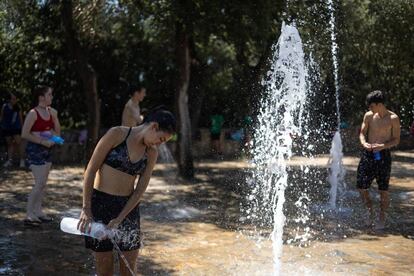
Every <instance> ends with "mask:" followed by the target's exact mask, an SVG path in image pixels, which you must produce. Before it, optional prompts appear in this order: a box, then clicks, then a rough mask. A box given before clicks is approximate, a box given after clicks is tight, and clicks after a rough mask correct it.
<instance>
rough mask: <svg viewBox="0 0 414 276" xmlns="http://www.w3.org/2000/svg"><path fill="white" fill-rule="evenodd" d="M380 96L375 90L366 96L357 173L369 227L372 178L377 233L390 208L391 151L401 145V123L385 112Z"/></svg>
mask: <svg viewBox="0 0 414 276" xmlns="http://www.w3.org/2000/svg"><path fill="white" fill-rule="evenodd" d="M384 103H385V97H384V94H383V92H381V91H379V90H376V91H373V92H371V93H369V94H368V95H367V99H366V104H367V106H368V108H369V111H368V112H366V113H365V115H364V119H363V121H362V126H361V132H360V135H359V140H360V143H361V146H362V147H363V152H362V155H361V160H360V162H359V165H358V170H357V188H358V190H359V192H360V194H361V198H362V200H363V202H364V203H365V205H366V207H367V208H368V211H369V215H370V218H369V221H368V225H369V226H371V225H372V224H373V221H374V210H373V207H372V201H371V198H370V196H369V191H368V189H369V187H370V186H371V183H372V181H373V180H374V178H375V179H376V181H377V184H378V190H379V192H380V195H381V203H380V213H379V220H378V223H377V224H376V225H375V228H376V229H379V230H380V229H383V228H384V227H385V214H386V211H387V209H388V205H389V195H388V186H389V181H390V174H391V152H390V149H391V148H392V147H395V146H397V145H398V144H399V142H400V119H399V118H398V116H397V114H395V113H394V112H392V111H390V110H388V109H387V108H386V106H385V105H384Z"/></svg>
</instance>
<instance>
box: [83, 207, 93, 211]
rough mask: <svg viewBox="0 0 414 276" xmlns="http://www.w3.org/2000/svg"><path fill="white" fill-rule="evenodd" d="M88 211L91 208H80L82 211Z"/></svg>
mask: <svg viewBox="0 0 414 276" xmlns="http://www.w3.org/2000/svg"><path fill="white" fill-rule="evenodd" d="M90 210H91V207H86V206H83V207H82V211H90Z"/></svg>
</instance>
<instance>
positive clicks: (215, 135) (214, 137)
mask: <svg viewBox="0 0 414 276" xmlns="http://www.w3.org/2000/svg"><path fill="white" fill-rule="evenodd" d="M210 134H211V140H220V136H221V134H220V133H210Z"/></svg>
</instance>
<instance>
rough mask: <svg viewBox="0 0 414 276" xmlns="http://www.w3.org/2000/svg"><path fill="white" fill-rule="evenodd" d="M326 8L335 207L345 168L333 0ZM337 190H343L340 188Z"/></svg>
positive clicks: (331, 196) (331, 180)
mask: <svg viewBox="0 0 414 276" xmlns="http://www.w3.org/2000/svg"><path fill="white" fill-rule="evenodd" d="M328 10H329V13H330V20H329V29H330V32H331V54H332V61H333V74H334V81H335V100H336V114H337V123H338V131H337V132H336V133H335V135H334V138H333V140H332V146H331V151H330V164H329V176H328V182H329V184H330V185H331V189H330V191H329V205H330V207H331V208H333V209H336V201H337V196H338V188H340V187H345V184H344V177H345V168H344V166H343V164H342V157H343V153H342V140H341V133H340V128H341V112H340V108H339V75H338V58H337V57H338V45H337V43H336V32H335V14H334V7H333V0H328ZM339 192H343V190H340V191H339Z"/></svg>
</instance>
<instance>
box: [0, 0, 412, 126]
mask: <svg viewBox="0 0 414 276" xmlns="http://www.w3.org/2000/svg"><path fill="white" fill-rule="evenodd" d="M73 2H74V7H75V9H74V18H75V26H76V28H77V33H78V35H79V40H80V42H81V44H82V46H83V47H84V48H85V49H87V52H88V56H89V59H90V62H91V64H92V65H93V67H94V68H95V70H96V72H97V75H98V89H99V96H100V99H101V102H102V106H101V109H102V126H103V127H110V126H112V125H117V124H119V123H120V116H121V111H122V108H123V105H124V103H125V102H126V101H127V99H128V84H136V83H142V84H144V85H145V86H146V87H147V91H148V97H147V99H146V100H145V101H144V102H143V104H142V105H143V107H146V108H149V107H151V106H154V105H158V104H161V103H162V104H166V105H167V106H169V107H170V108H171V109H174V91H175V89H176V79H177V68H176V61H175V53H174V50H175V24H176V22H181V23H182V24H183V25H184V26H185V29H186V32H187V33H188V34H189V36H190V39H191V56H192V59H193V62H192V73H191V74H192V75H191V82H192V83H191V85H190V91H189V95H190V98H189V101H190V107H191V112H192V114H196V113H197V110H198V111H199V112H200V114H201V115H200V119H199V121H198V125H199V126H206V127H207V126H208V125H209V116H210V115H211V114H210V113H211V112H212V110H213V109H214V108H215V107H216V106H219V107H220V109H221V111H222V113H223V115H224V117H225V119H226V124H228V125H235V124H236V123H237V122H238V121H239V120H240V119H241V118H243V117H244V115H245V114H247V113H253V112H254V110H255V108H256V107H255V103H256V102H257V99H258V98H259V97H260V92H261V89H260V86H259V85H258V84H259V82H260V80H261V78H262V76H263V73H264V72H266V69H267V66H268V64H267V61H268V58H269V56H270V54H271V52H270V48H271V46H272V44H273V43H275V42H276V40H277V38H278V35H279V32H280V27H281V23H282V21H283V20H287V21H295V22H296V24H297V26H298V27H299V30H300V33H301V36H302V39H303V41H304V43H305V45H306V52H307V53H308V54H310V53H312V56H313V57H314V59H315V61H316V63H317V64H318V65H319V71H320V76H321V79H320V83H319V86H318V91H317V93H316V94H315V95H316V98H315V101H314V108H315V112H317V113H318V114H320V120H322V121H324V122H332V124H334V121H335V120H334V115H335V114H334V113H335V106H334V105H335V103H334V100H333V97H334V96H333V95H334V87H333V76H332V58H331V53H330V51H331V49H330V33H329V30H328V26H329V25H328V22H329V12H328V10H327V7H326V1H322V0H313V1H289V7H288V8H287V9H286V8H285V7H284V6H285V4H286V3H285V2H286V1H281V0H280V1H274V0H273V1H270V0H269V1H268V0H260V1H234V0H229V1H218V0H212V1H202V0H197V1H184V0H181V1H179V0H177V1H165V0H155V1H132V0H122V1H100V0H94V1H73ZM60 5H61V4H60V1H52V0H50V1H22V0H13V1H12V0H5V1H2V2H1V3H0V8H1V9H0V93H1V97H2V98H4V96H3V95H5V92H7V91H14V92H16V91H17V92H19V93H18V94H19V96H20V100H21V102H22V104H23V106H24V108H25V110H28V108H29V107H30V106H31V97H30V91H31V89H32V88H33V87H34V86H35V85H36V84H39V83H48V84H50V85H52V86H53V87H54V88H55V90H54V91H55V99H54V105H55V107H56V108H57V109H58V110H59V111H60V116H61V118H62V123H63V125H64V127H68V128H73V127H75V128H76V127H83V126H84V125H85V122H86V120H87V118H86V104H85V98H84V95H83V93H82V91H81V85H80V82H81V81H80V80H79V79H78V77H77V74H76V72H73V69H72V68H73V67H72V66H71V64H70V62H69V61H68V60H69V59H68V54H67V48H66V45H65V43H64V41H65V39H64V32H63V29H62V22H61V18H60V17H61V16H60V10H61V6H60ZM335 6H336V8H337V9H336V14H335V15H336V18H337V32H338V45H339V65H340V68H339V69H340V83H341V104H342V105H341V111H342V112H343V116H344V118H345V120H347V121H349V122H351V123H354V124H359V123H360V119H361V116H362V114H363V112H364V111H365V109H366V107H365V105H364V99H365V95H366V94H367V93H368V92H370V91H371V90H374V89H383V90H385V91H387V92H388V93H389V96H390V97H389V98H390V101H389V106H390V108H391V109H392V110H394V111H396V112H397V113H398V114H399V115H400V116H401V118H402V120H403V123H404V126H407V125H408V124H409V123H410V122H411V120H412V118H413V116H414V114H413V108H412V106H413V104H414V96H413V95H414V91H413V87H414V84H413V82H414V70H413V69H414V68H413V66H414V54H413V51H412V49H413V48H414V42H413V35H412V34H413V33H414V8H413V4H412V1H410V0H396V1H386V0H375V1H368V0H365V1H359V0H358V1H357V0H349V1H338V2H336V3H335ZM198 104H199V105H200V106H198Z"/></svg>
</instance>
